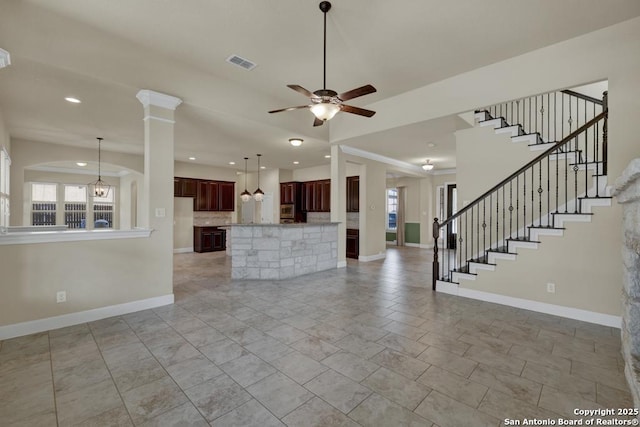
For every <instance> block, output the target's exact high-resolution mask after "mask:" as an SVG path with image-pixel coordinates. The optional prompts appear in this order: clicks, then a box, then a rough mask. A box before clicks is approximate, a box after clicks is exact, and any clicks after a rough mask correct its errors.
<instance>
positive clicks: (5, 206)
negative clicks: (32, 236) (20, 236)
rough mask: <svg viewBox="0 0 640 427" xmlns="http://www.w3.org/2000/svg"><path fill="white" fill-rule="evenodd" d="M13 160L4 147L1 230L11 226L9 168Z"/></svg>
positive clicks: (0, 158) (1, 157)
mask: <svg viewBox="0 0 640 427" xmlns="http://www.w3.org/2000/svg"><path fill="white" fill-rule="evenodd" d="M10 166H11V159H10V158H9V154H8V153H7V152H6V150H5V149H4V147H2V149H0V229H4V228H5V227H8V226H9V168H10Z"/></svg>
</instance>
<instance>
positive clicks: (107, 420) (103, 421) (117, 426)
mask: <svg viewBox="0 0 640 427" xmlns="http://www.w3.org/2000/svg"><path fill="white" fill-rule="evenodd" d="M75 425H76V426H84V427H103V426H110V427H127V426H133V422H132V421H131V417H130V416H129V412H128V411H127V408H126V407H125V406H124V404H121V405H120V406H118V407H116V408H113V409H110V410H108V411H106V412H103V413H101V414H98V415H95V416H93V417H91V418H88V419H86V420H84V421H82V422H81V423H78V424H75Z"/></svg>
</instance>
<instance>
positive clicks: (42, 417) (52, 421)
mask: <svg viewBox="0 0 640 427" xmlns="http://www.w3.org/2000/svg"><path fill="white" fill-rule="evenodd" d="M1 415H2V414H1V413H0V416H1ZM57 422H58V421H57V419H56V412H55V410H54V409H50V410H47V411H44V412H42V411H30V414H29V415H27V417H26V418H22V419H14V420H13V421H12V420H11V419H10V418H8V417H4V416H3V417H2V425H3V427H31V426H56V425H57Z"/></svg>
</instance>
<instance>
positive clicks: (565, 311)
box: [436, 281, 622, 329]
mask: <svg viewBox="0 0 640 427" xmlns="http://www.w3.org/2000/svg"><path fill="white" fill-rule="evenodd" d="M436 290H437V291H438V292H442V293H445V294H451V295H457V296H460V297H465V298H471V299H475V300H480V301H487V302H492V303H496V304H501V305H508V306H510V307H517V308H522V309H525V310H531V311H536V312H538V313H545V314H552V315H554V316H560V317H566V318H568V319H574V320H581V321H583V322H589V323H595V324H597V325H604V326H609V327H612V328H618V329H620V326H621V325H622V317H621V316H613V315H611V314H603V313H596V312H595V311H588V310H582V309H579V308H573V307H565V306H562V305H555V304H548V303H544V302H539V301H532V300H527V299H523V298H515V297H509V296H506V295H500V294H494V293H490V292H483V291H477V290H475V289H468V288H461V287H459V286H458V285H456V284H455V283H448V282H440V281H439V282H438V283H437V286H436Z"/></svg>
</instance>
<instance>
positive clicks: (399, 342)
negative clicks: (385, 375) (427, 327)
mask: <svg viewBox="0 0 640 427" xmlns="http://www.w3.org/2000/svg"><path fill="white" fill-rule="evenodd" d="M377 342H378V344H382V345H384V346H385V347H388V348H390V349H392V350H396V351H399V352H401V353H406V354H408V355H409V356H411V357H417V356H418V355H419V354H420V353H422V352H423V351H425V350H426V348H427V346H426V345H424V344H421V343H419V342H417V341H413V340H410V339H408V338H405V337H403V336H400V335H397V334H393V333H389V334H388V335H386V336H385V337H383V338H381V339H379V340H378V341H377Z"/></svg>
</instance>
